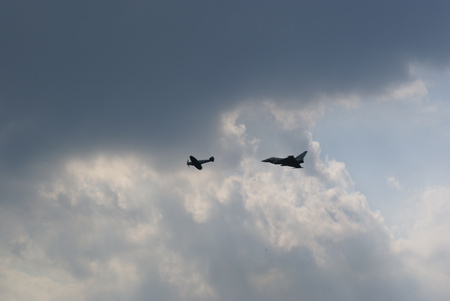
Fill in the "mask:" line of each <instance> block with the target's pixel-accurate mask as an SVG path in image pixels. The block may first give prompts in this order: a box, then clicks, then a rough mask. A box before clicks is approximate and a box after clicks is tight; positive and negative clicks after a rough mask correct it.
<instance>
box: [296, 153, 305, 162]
mask: <svg viewBox="0 0 450 301" xmlns="http://www.w3.org/2000/svg"><path fill="white" fill-rule="evenodd" d="M307 152H308V151H304V152H303V153H301V154H300V155H298V156H297V157H295V159H296V160H297V161H303V158H305V156H306V153H307Z"/></svg>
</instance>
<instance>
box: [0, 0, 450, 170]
mask: <svg viewBox="0 0 450 301" xmlns="http://www.w3.org/2000/svg"><path fill="white" fill-rule="evenodd" d="M448 6H449V4H448V3H447V2H446V1H408V2H405V1H377V2H365V1H340V2H339V3H337V2H335V1H286V2H283V3H282V4H279V3H273V2H271V1H257V2H253V1H246V2H244V3H242V2H241V1H226V2H225V1H218V2H213V3H211V2H207V1H195V2H183V1H164V2H163V1H152V2H141V1H135V2H131V3H130V2H122V1H96V2H91V1H76V2H66V1H64V2H54V1H44V2H39V3H35V2H32V1H22V2H16V1H4V2H2V4H1V18H0V20H1V21H0V28H1V29H0V36H1V39H2V41H3V43H2V44H3V45H2V50H1V53H0V63H1V65H2V68H1V71H0V85H1V88H2V89H1V90H2V91H1V94H0V98H1V103H2V112H1V125H0V126H1V130H2V136H1V142H0V143H1V144H0V149H1V154H2V161H3V162H2V166H3V168H6V167H7V166H9V165H11V166H14V167H17V165H18V164H20V163H21V162H27V159H28V158H32V157H34V156H36V155H38V154H45V153H47V154H50V157H51V158H53V156H55V154H57V153H67V152H69V151H70V150H76V151H81V150H83V149H89V150H92V149H105V148H111V147H113V148H125V149H133V148H141V149H142V148H144V149H146V150H149V149H151V150H153V151H160V150H161V148H162V149H165V150H166V151H167V148H169V147H171V148H173V147H174V146H183V147H185V148H193V147H194V145H195V144H196V143H198V141H197V140H196V139H192V136H193V135H195V134H198V135H203V136H205V137H213V135H214V134H215V129H216V120H217V117H218V114H219V113H220V112H221V111H223V110H224V109H229V108H230V107H232V106H233V105H235V104H236V103H237V102H238V101H242V100H243V99H267V98H274V99H277V100H282V99H298V100H300V99H302V100H303V101H304V100H307V99H308V98H309V97H310V96H311V95H313V94H314V93H317V92H326V93H334V92H340V93H345V92H349V91H352V92H371V91H376V90H377V89H379V88H382V87H384V86H385V85H387V84H392V83H393V82H401V81H404V80H407V79H408V76H409V74H408V66H409V64H410V63H414V62H423V63H427V64H432V65H437V66H440V65H442V64H447V63H448V59H449V56H448V53H450V42H449V40H448V38H447V37H448V28H450V24H449V23H450V21H449V19H448V18H447V15H446V11H448V8H449V7H448ZM6 158H7V159H6Z"/></svg>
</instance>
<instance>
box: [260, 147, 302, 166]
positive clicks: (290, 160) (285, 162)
mask: <svg viewBox="0 0 450 301" xmlns="http://www.w3.org/2000/svg"><path fill="white" fill-rule="evenodd" d="M307 152H308V151H304V152H303V153H301V154H300V155H298V156H297V157H295V158H294V156H287V157H286V158H277V157H270V158H267V159H265V160H262V161H261V162H269V163H272V164H277V165H281V166H291V167H293V168H303V167H301V166H300V164H301V163H303V162H304V161H303V158H305V155H306V153H307Z"/></svg>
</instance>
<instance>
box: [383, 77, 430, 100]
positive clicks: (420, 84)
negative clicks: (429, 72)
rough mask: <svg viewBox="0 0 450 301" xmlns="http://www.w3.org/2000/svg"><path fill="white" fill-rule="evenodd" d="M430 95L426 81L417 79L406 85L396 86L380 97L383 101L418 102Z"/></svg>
mask: <svg viewBox="0 0 450 301" xmlns="http://www.w3.org/2000/svg"><path fill="white" fill-rule="evenodd" d="M427 94H428V88H427V86H426V84H425V82H424V81H422V80H420V79H417V80H415V81H412V82H408V83H406V84H401V85H399V86H394V87H392V88H390V89H388V90H387V92H386V93H385V95H382V96H380V97H379V100H381V101H393V100H402V101H417V100H420V99H423V97H425V96H426V95H427Z"/></svg>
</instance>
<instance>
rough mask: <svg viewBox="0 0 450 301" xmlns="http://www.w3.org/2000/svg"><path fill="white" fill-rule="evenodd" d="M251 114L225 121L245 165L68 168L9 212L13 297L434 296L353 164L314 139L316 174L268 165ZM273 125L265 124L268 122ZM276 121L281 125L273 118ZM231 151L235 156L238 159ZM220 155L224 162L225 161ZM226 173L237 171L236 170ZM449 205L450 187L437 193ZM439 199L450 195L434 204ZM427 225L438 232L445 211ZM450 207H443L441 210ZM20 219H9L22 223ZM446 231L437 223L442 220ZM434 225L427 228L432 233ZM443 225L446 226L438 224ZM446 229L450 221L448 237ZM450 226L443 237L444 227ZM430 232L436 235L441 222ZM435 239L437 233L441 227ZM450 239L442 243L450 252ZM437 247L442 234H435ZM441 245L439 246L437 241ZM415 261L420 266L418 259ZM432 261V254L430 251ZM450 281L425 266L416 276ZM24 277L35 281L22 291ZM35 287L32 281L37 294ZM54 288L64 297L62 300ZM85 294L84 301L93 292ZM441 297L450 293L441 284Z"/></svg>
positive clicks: (6, 254)
mask: <svg viewBox="0 0 450 301" xmlns="http://www.w3.org/2000/svg"><path fill="white" fill-rule="evenodd" d="M255 110H264V108H254V109H253V110H249V111H248V114H249V118H248V119H247V116H246V111H240V112H239V113H236V112H232V113H229V114H224V116H223V119H222V120H223V123H222V125H221V128H222V134H221V136H220V137H218V140H219V141H228V143H231V142H234V143H235V144H234V145H233V146H234V147H237V148H239V149H240V152H241V154H242V155H241V156H240V157H239V159H237V166H236V168H234V169H233V170H232V169H229V170H223V171H222V172H221V170H220V165H219V164H217V165H216V162H215V163H211V164H210V165H209V166H207V167H205V169H204V170H202V171H201V172H200V171H198V170H196V169H188V168H187V167H184V166H183V167H180V168H179V169H178V170H177V171H176V172H175V173H164V172H163V173H160V172H159V170H158V168H156V167H155V166H154V165H152V163H151V161H149V160H148V159H146V158H145V157H140V156H137V155H128V156H111V155H99V156H93V157H79V158H71V159H68V160H67V161H66V162H65V164H64V165H63V166H61V167H60V168H55V169H54V172H53V174H52V175H48V176H46V177H43V178H41V179H39V180H38V184H39V185H34V186H32V187H30V188H29V189H30V190H32V192H33V194H34V196H35V197H34V198H33V199H32V200H30V201H31V202H32V203H33V205H30V206H29V207H26V208H24V209H23V211H9V212H8V211H2V213H1V215H2V216H1V217H2V219H1V221H2V229H3V230H2V232H3V233H5V230H4V229H5V228H6V224H8V227H7V228H8V233H9V234H8V235H3V236H2V237H3V238H2V245H1V246H2V247H1V254H2V262H1V266H2V272H1V273H2V277H3V278H4V279H6V281H4V282H2V289H1V290H0V296H1V297H2V298H7V297H11V296H14V297H15V298H16V299H17V300H21V298H28V297H33V298H35V299H36V300H44V299H46V300H49V299H50V300H51V299H52V298H59V297H65V296H71V297H72V298H76V297H79V298H81V299H85V300H116V299H117V300H119V299H129V300H148V299H149V298H151V299H152V298H159V299H164V300H229V299H243V298H245V299H247V300H272V299H274V298H284V299H287V300H294V299H299V298H307V299H311V298H315V299H318V300H329V299H330V298H334V299H337V300H348V299H351V300H352V299H353V300H360V299H366V300H379V298H383V299H385V300H403V299H408V300H426V299H429V298H432V297H435V296H439V295H436V294H435V290H434V289H433V285H432V284H431V283H430V282H428V281H423V280H422V278H421V276H420V275H423V274H420V275H416V274H415V273H411V271H412V270H411V266H410V265H409V264H408V265H405V263H408V260H409V259H410V258H411V256H422V255H420V254H424V253H421V252H420V251H421V248H420V247H417V249H416V247H415V244H420V243H421V242H422V243H426V241H425V240H424V237H425V236H420V235H419V234H418V235H419V236H420V237H414V239H413V238H412V237H411V240H410V241H408V242H402V245H401V246H402V247H401V248H399V247H398V245H397V242H396V241H395V239H394V238H393V236H392V234H391V233H390V231H389V229H388V228H387V227H386V226H385V224H384V221H383V218H382V216H381V215H380V213H379V212H376V211H373V210H372V209H371V208H370V207H369V206H368V203H367V201H366V199H365V196H364V195H362V194H361V193H360V192H358V191H356V190H355V189H354V186H353V182H352V179H351V177H350V176H349V174H348V171H347V170H346V168H345V165H344V164H343V163H341V162H337V161H334V160H328V159H323V158H321V155H320V151H321V150H320V144H319V143H318V142H317V141H314V139H313V137H312V135H311V134H310V133H309V134H308V133H305V134H302V136H301V137H300V140H302V143H305V144H306V145H308V151H309V152H308V155H307V157H306V163H305V164H304V165H305V168H304V169H302V170H291V169H285V168H281V167H279V166H272V165H266V164H264V163H261V162H260V158H259V157H258V151H259V149H258V147H257V146H255V145H254V141H255V139H258V138H261V137H259V136H258V131H256V132H252V130H251V129H257V128H258V125H259V124H261V125H264V124H267V123H272V125H276V124H277V122H278V121H277V120H275V119H272V120H271V119H264V120H259V121H258V122H257V123H256V124H255V122H256V121H255V120H254V119H252V117H251V116H252V113H254V112H255ZM260 116H264V113H261V114H260ZM267 116H270V115H267ZM226 151H227V150H224V152H226ZM215 155H216V156H217V157H218V158H220V157H221V156H220V155H221V153H220V152H219V153H218V154H215ZM222 164H224V165H225V164H226V163H222ZM426 196H438V200H440V201H439V202H438V204H437V205H436V206H438V207H439V206H441V205H442V206H444V203H443V202H444V200H445V191H442V190H439V189H437V190H433V189H431V190H430V191H428V192H426V193H425V195H424V200H428V199H429V198H428V197H426ZM434 199H436V198H434ZM439 204H440V205H439ZM423 205H424V206H426V208H430V210H428V211H424V210H422V211H423V212H424V216H423V218H421V219H420V220H421V221H423V222H418V223H421V224H423V223H426V224H427V225H431V224H430V221H434V220H435V219H434V217H435V216H436V214H437V213H439V212H441V210H439V209H437V210H434V209H432V208H437V207H428V205H426V204H425V203H424V204H423ZM439 208H440V207H439ZM8 216H9V218H8ZM433 225H436V223H435V222H433ZM418 227H420V228H421V229H424V228H423V226H420V225H418ZM437 227H441V226H437ZM445 227H446V226H445V225H444V228H445ZM444 228H442V229H444ZM428 229H430V230H432V229H433V231H434V230H436V228H435V226H432V227H428ZM434 232H435V231H434ZM439 233H441V234H442V235H445V233H444V232H443V231H441V232H439V231H438V233H437V234H436V235H435V236H433V237H435V238H436V240H432V241H429V240H427V241H428V243H429V244H431V245H434V246H436V247H438V245H439V244H437V242H438V239H439V237H442V236H440V234H439ZM427 237H428V236H427ZM428 238H429V237H428ZM405 252H407V253H408V254H409V257H408V258H407V259H406V260H405V258H404V257H403V256H404V254H405ZM426 254H428V255H426V256H432V253H430V252H426ZM416 268H417V269H419V270H421V271H422V272H423V273H431V274H432V275H433V277H437V278H439V277H441V278H440V279H443V280H442V281H443V282H442V283H446V281H445V278H442V277H443V275H445V274H444V272H445V271H444V272H443V271H441V270H439V269H437V268H436V269H431V270H430V269H428V268H427V267H426V264H425V262H423V263H422V262H419V263H418V266H413V271H415V269H416ZM17 279H21V281H16V280H17ZM23 283H30V286H29V287H28V289H32V290H33V292H30V291H28V289H26V288H25V287H24V286H23ZM50 290H55V293H54V294H50V295H49V293H48V292H49V291H50ZM80 291H82V292H83V293H82V295H80V294H81V293H80ZM439 292H440V293H442V294H444V293H445V292H446V290H445V289H444V288H443V287H440V291H439Z"/></svg>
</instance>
